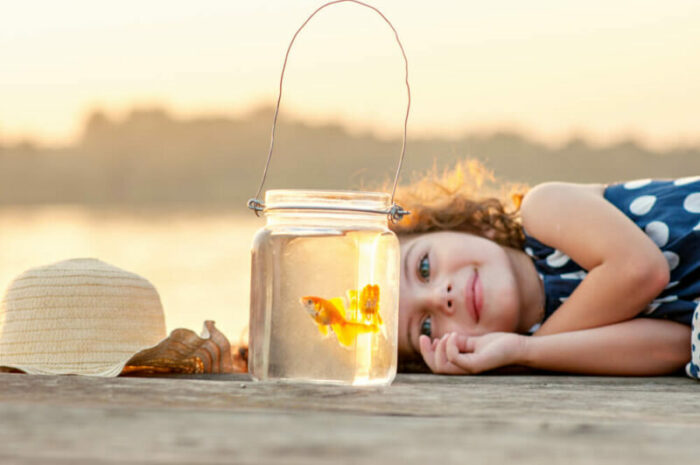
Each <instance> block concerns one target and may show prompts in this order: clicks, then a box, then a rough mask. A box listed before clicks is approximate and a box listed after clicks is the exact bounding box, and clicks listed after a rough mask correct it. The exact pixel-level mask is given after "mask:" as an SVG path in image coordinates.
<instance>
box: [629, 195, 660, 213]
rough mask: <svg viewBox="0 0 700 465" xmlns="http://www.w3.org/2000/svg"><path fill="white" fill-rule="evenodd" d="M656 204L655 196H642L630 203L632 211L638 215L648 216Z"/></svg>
mask: <svg viewBox="0 0 700 465" xmlns="http://www.w3.org/2000/svg"><path fill="white" fill-rule="evenodd" d="M655 203H656V197H655V196H653V195H640V196H639V197H637V198H636V199H634V200H633V201H632V203H630V211H631V212H632V213H633V214H635V215H637V216H641V215H646V214H647V213H649V211H650V210H651V209H652V207H653V206H654V204H655Z"/></svg>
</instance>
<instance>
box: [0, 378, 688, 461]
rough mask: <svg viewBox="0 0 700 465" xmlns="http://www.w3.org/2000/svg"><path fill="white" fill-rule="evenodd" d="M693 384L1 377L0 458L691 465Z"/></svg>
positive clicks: (563, 380)
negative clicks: (362, 384)
mask: <svg viewBox="0 0 700 465" xmlns="http://www.w3.org/2000/svg"><path fill="white" fill-rule="evenodd" d="M699 396H700V384H698V383H696V382H694V381H691V380H687V379H684V378H680V377H677V378H594V377H569V376H475V377H443V376H435V375H401V376H399V377H398V378H397V381H396V382H395V383H394V385H392V386H391V387H388V388H371V389H362V388H350V387H338V386H315V385H294V384H261V383H255V382H252V381H250V379H249V378H248V377H247V376H244V375H227V376H216V377H199V379H197V377H168V378H111V379H97V378H82V377H73V376H70V377H54V376H27V375H17V374H14V375H12V374H2V375H0V441H1V442H2V444H3V446H2V450H1V451H0V463H2V464H12V463H27V464H36V463H59V464H60V463H71V464H72V463H109V464H112V463H131V464H140V463H143V464H154V463H250V464H257V463H270V462H276V461H281V460H284V462H285V463H304V464H307V463H309V464H313V463H328V462H329V461H331V460H333V462H334V463H336V462H337V463H360V462H361V463H369V462H379V461H381V462H382V463H418V462H423V463H438V462H448V463H453V462H454V463H463V462H467V461H477V462H479V463H481V462H487V463H513V462H515V461H517V462H518V463H538V464H540V463H545V464H546V463H560V462H563V461H566V462H567V463H568V464H576V463H590V462H592V461H595V462H596V463H616V464H617V463H636V464H638V463H659V462H660V461H662V460H663V461H669V462H671V463H676V462H677V461H681V460H685V461H687V462H688V463H695V462H696V461H697V457H698V454H699V453H700V442H699V441H697V437H698V433H700V408H699V407H700V397H699Z"/></svg>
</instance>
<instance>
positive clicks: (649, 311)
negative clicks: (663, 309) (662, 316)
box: [642, 302, 661, 315]
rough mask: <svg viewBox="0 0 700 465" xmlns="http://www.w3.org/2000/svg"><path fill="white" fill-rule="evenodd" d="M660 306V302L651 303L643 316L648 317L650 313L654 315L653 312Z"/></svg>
mask: <svg viewBox="0 0 700 465" xmlns="http://www.w3.org/2000/svg"><path fill="white" fill-rule="evenodd" d="M660 306H661V302H652V303H650V304H649V305H647V308H646V310H644V312H642V313H643V314H644V315H649V314H650V313H654V310H656V309H657V308H659V307H660Z"/></svg>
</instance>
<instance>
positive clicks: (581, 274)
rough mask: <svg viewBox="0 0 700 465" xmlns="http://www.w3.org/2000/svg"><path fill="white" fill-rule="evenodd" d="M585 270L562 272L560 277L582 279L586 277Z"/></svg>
mask: <svg viewBox="0 0 700 465" xmlns="http://www.w3.org/2000/svg"><path fill="white" fill-rule="evenodd" d="M586 274H587V273H586V272H585V271H575V272H573V273H562V274H561V279H583V278H585V277H586Z"/></svg>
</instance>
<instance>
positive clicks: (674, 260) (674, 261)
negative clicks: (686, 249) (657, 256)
mask: <svg viewBox="0 0 700 465" xmlns="http://www.w3.org/2000/svg"><path fill="white" fill-rule="evenodd" d="M664 257H666V261H667V262H668V267H669V269H671V270H675V269H676V268H677V267H678V264H679V263H680V262H681V257H679V256H678V254H677V253H674V252H669V251H665V252H664Z"/></svg>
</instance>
